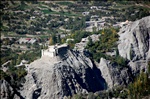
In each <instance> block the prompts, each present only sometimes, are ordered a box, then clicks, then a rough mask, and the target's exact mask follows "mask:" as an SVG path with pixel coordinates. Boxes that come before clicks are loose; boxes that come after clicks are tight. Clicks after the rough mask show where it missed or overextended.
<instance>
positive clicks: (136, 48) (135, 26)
mask: <svg viewBox="0 0 150 99" xmlns="http://www.w3.org/2000/svg"><path fill="white" fill-rule="evenodd" d="M118 34H119V36H120V38H119V40H120V41H119V45H118V50H119V54H120V55H121V56H122V57H124V58H127V59H129V60H133V61H135V60H141V59H143V60H145V59H148V58H150V16H148V17H145V18H142V19H141V20H137V21H135V22H132V23H131V24H128V25H127V26H124V27H122V28H121V30H120V32H119V33H118Z"/></svg>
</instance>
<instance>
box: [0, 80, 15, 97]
mask: <svg viewBox="0 0 150 99" xmlns="http://www.w3.org/2000/svg"><path fill="white" fill-rule="evenodd" d="M0 84H1V91H0V93H1V98H2V99H10V98H11V97H12V95H13V93H14V91H13V88H12V87H11V86H10V84H9V83H8V82H7V81H6V80H0Z"/></svg>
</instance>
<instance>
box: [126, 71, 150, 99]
mask: <svg viewBox="0 0 150 99" xmlns="http://www.w3.org/2000/svg"><path fill="white" fill-rule="evenodd" d="M128 89H129V91H128V94H129V96H130V98H132V99H140V98H142V97H143V96H147V95H149V94H150V79H149V78H148V73H143V72H142V73H141V74H140V75H139V76H138V77H137V78H136V79H135V81H134V83H131V84H130V85H129V87H128Z"/></svg>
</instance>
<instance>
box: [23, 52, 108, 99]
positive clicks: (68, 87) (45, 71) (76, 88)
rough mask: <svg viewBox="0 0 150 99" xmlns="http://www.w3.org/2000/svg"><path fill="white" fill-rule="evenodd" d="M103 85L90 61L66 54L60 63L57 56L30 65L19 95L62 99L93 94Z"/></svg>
mask: <svg viewBox="0 0 150 99" xmlns="http://www.w3.org/2000/svg"><path fill="white" fill-rule="evenodd" d="M61 57H62V56H61ZM104 85H105V81H104V79H103V78H102V77H101V75H100V71H99V70H98V69H97V68H96V67H95V66H94V65H93V63H92V61H91V60H90V59H89V58H87V57H85V56H84V55H82V54H81V53H79V52H74V51H70V50H69V51H67V53H66V54H65V55H64V58H63V60H60V57H59V56H57V57H53V58H51V57H46V56H45V57H42V58H41V59H39V60H36V61H34V62H33V63H31V64H30V65H29V66H28V74H27V76H26V82H25V84H24V85H23V88H22V90H21V91H20V92H21V95H22V96H23V97H24V98H26V99H37V98H39V99H49V98H50V97H51V99H61V98H63V97H64V96H69V95H70V96H71V95H73V94H75V93H88V92H96V91H99V90H102V89H104V88H105V86H104Z"/></svg>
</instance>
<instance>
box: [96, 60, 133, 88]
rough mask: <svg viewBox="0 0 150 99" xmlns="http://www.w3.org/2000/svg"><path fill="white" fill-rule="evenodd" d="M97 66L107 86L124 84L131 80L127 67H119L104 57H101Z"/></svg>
mask: <svg viewBox="0 0 150 99" xmlns="http://www.w3.org/2000/svg"><path fill="white" fill-rule="evenodd" d="M98 68H99V69H100V71H101V73H102V77H103V78H104V79H105V81H106V83H107V86H108V88H113V87H114V86H117V85H126V84H128V83H129V82H130V81H131V77H130V73H129V70H128V68H124V69H119V68H118V67H117V66H114V65H113V64H111V62H110V61H108V60H106V59H104V58H101V60H100V63H99V65H98Z"/></svg>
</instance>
